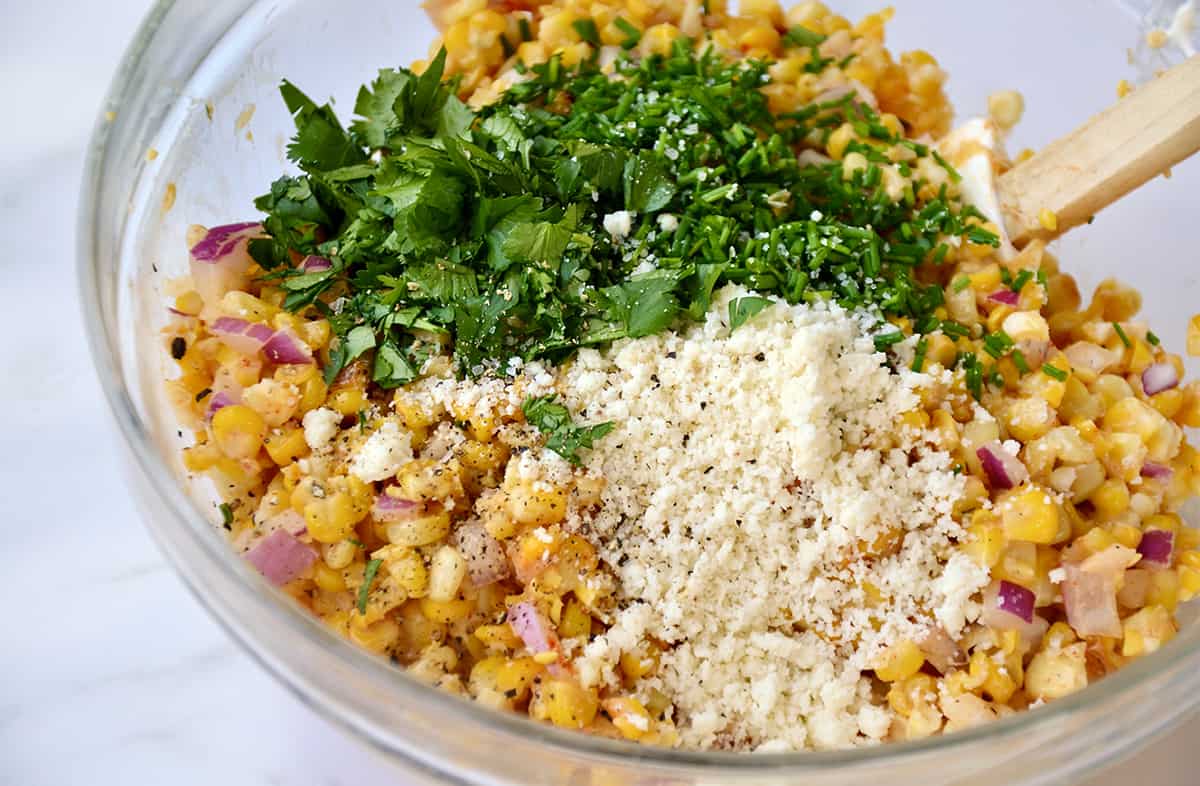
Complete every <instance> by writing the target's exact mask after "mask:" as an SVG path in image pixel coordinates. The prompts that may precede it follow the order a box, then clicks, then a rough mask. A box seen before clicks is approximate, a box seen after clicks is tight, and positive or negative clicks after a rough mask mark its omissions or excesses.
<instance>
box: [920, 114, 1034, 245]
mask: <svg viewBox="0 0 1200 786" xmlns="http://www.w3.org/2000/svg"><path fill="white" fill-rule="evenodd" d="M938 148H939V149H940V150H941V151H942V153H943V155H945V156H946V158H947V159H949V160H950V161H951V162H953V163H954V166H955V168H956V169H957V170H958V173H959V174H960V175H962V181H961V182H959V184H958V187H959V190H960V191H961V193H962V198H963V201H964V202H967V203H969V204H972V205H974V206H975V207H976V209H978V210H979V212H980V213H982V214H983V215H984V217H985V218H987V220H988V221H991V222H992V223H993V224H995V225H996V227H997V229H998V230H999V235H1000V248H999V253H1000V257H1001V258H1002V259H1009V258H1011V257H1012V256H1013V255H1014V254H1015V253H1016V251H1015V249H1014V248H1013V245H1012V241H1011V239H1010V238H1009V236H1008V232H1007V231H1006V230H1005V228H1004V214H1003V213H1002V212H1001V210H1000V196H999V194H998V192H997V191H996V167H995V159H996V157H997V156H1002V155H1003V154H1004V145H1003V139H1002V135H1001V133H1000V131H999V129H998V128H997V127H996V124H995V123H994V122H992V121H991V120H988V119H986V118H981V117H977V118H973V119H971V120H968V121H967V122H965V123H963V124H962V125H960V126H959V127H958V128H956V129H954V130H953V131H951V132H950V133H949V134H947V135H946V136H945V138H943V139H942V140H941V141H940V142H939V143H938Z"/></svg>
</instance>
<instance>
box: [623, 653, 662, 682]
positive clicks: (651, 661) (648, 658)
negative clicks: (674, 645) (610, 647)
mask: <svg viewBox="0 0 1200 786" xmlns="http://www.w3.org/2000/svg"><path fill="white" fill-rule="evenodd" d="M658 660H659V657H658V651H657V650H650V651H648V652H622V653H621V659H620V662H619V663H620V666H621V674H623V675H624V676H625V680H626V681H627V682H630V683H633V682H637V681H638V680H640V679H641V678H642V677H646V676H648V675H650V674H653V673H654V672H655V671H656V670H657V669H658Z"/></svg>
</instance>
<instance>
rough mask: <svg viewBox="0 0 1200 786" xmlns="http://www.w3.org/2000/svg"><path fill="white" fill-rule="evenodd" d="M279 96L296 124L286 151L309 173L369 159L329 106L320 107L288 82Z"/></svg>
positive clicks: (281, 87)
mask: <svg viewBox="0 0 1200 786" xmlns="http://www.w3.org/2000/svg"><path fill="white" fill-rule="evenodd" d="M279 92H280V93H281V94H283V100H284V103H285V104H286V105H287V108H288V111H289V112H291V113H292V116H293V119H294V120H295V122H296V135H295V136H294V137H292V141H291V143H290V144H289V145H288V149H287V151H288V158H290V159H292V160H293V161H295V162H296V163H297V164H299V165H300V166H301V167H302V168H304V169H306V170H312V169H337V168H338V167H343V166H347V165H348V164H357V163H359V162H361V161H363V160H365V159H366V156H365V155H364V154H363V152H362V149H361V148H359V147H358V145H356V144H355V143H354V140H352V139H351V138H350V135H349V134H347V133H346V131H345V129H343V128H342V124H341V123H339V122H338V119H337V115H335V114H334V112H333V108H332V107H331V106H330V105H329V104H324V105H322V106H317V105H316V103H314V102H313V100H312V99H311V98H309V97H308V96H306V95H305V94H304V93H302V92H300V89H299V88H297V87H296V86H295V85H293V84H292V83H291V82H289V81H287V80H286V79H285V80H283V84H282V85H281V86H280V88H279Z"/></svg>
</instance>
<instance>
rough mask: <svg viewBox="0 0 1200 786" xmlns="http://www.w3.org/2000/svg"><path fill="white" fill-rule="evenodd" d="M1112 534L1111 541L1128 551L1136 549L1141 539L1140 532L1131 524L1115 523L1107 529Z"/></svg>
mask: <svg viewBox="0 0 1200 786" xmlns="http://www.w3.org/2000/svg"><path fill="white" fill-rule="evenodd" d="M1108 531H1109V532H1110V533H1112V536H1113V539H1114V540H1116V542H1117V543H1119V544H1121V545H1122V546H1124V547H1125V548H1128V549H1136V548H1137V545H1138V542H1139V541H1140V540H1141V539H1142V531H1141V530H1140V529H1138V528H1137V527H1135V526H1133V525H1132V524H1126V523H1124V522H1120V521H1118V522H1116V523H1114V524H1113V525H1112V526H1110V527H1109V528H1108Z"/></svg>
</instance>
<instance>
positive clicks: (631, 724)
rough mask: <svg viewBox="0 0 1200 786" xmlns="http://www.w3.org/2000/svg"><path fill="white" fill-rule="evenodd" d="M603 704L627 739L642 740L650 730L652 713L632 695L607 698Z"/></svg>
mask: <svg viewBox="0 0 1200 786" xmlns="http://www.w3.org/2000/svg"><path fill="white" fill-rule="evenodd" d="M603 706H604V711H605V712H606V713H608V717H610V718H612V722H613V725H614V726H616V727H617V730H618V731H619V732H621V734H623V735H624V736H625V738H626V739H629V740H640V739H641V738H642V737H644V736H646V734H647V733H648V732H649V731H650V713H649V712H647V711H646V707H645V706H644V705H643V704H642V703H641V702H640V701H638V700H637V699H635V698H633V697H632V696H618V697H616V698H611V699H605V700H604V705H603Z"/></svg>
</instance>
